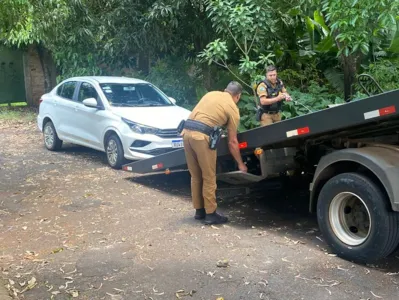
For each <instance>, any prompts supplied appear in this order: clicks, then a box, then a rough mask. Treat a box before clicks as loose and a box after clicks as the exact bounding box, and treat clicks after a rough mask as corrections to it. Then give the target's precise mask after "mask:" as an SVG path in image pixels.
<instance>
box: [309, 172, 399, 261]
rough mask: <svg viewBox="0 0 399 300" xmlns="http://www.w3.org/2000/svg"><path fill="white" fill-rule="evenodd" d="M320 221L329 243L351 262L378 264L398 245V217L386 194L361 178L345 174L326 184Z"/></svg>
mask: <svg viewBox="0 0 399 300" xmlns="http://www.w3.org/2000/svg"><path fill="white" fill-rule="evenodd" d="M317 218H318V223H319V227H320V230H321V232H322V233H323V236H324V238H325V240H326V242H327V243H328V244H329V245H330V247H331V248H332V249H333V250H334V251H335V253H336V254H337V255H338V256H341V257H342V258H345V259H348V260H351V261H356V262H361V263H365V262H372V261H377V260H379V259H381V258H384V257H386V256H388V255H389V254H391V253H392V252H393V251H394V250H395V248H396V247H397V245H398V243H399V213H396V212H393V211H391V210H390V207H389V199H388V197H387V195H386V194H385V192H384V191H383V190H382V189H381V188H380V187H379V186H378V185H377V184H375V183H374V182H373V181H372V180H370V179H369V178H368V177H366V176H364V175H361V174H357V173H343V174H340V175H337V176H335V177H333V178H331V179H330V180H329V181H327V183H326V184H325V185H324V186H323V188H322V190H321V192H320V195H319V199H318V203H317Z"/></svg>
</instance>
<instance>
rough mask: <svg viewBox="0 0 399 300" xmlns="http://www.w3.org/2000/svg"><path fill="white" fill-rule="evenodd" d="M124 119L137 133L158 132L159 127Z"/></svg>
mask: <svg viewBox="0 0 399 300" xmlns="http://www.w3.org/2000/svg"><path fill="white" fill-rule="evenodd" d="M122 121H123V122H125V123H126V124H127V125H129V127H130V129H131V130H132V131H133V132H135V133H139V134H156V133H157V132H158V128H154V127H149V126H145V125H141V124H138V123H135V122H132V121H130V120H128V119H125V118H122Z"/></svg>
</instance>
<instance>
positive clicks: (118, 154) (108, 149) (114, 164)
mask: <svg viewBox="0 0 399 300" xmlns="http://www.w3.org/2000/svg"><path fill="white" fill-rule="evenodd" d="M105 154H106V156H107V162H108V164H109V165H110V166H111V168H113V169H120V168H121V167H122V165H123V164H124V163H125V162H126V159H125V157H124V151H123V146H122V143H121V141H120V139H119V137H118V136H117V135H116V134H111V135H110V136H109V137H108V138H107V142H106V144H105Z"/></svg>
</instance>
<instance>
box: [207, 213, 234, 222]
mask: <svg viewBox="0 0 399 300" xmlns="http://www.w3.org/2000/svg"><path fill="white" fill-rule="evenodd" d="M228 220H229V219H228V218H227V217H225V216H222V215H219V214H218V213H217V212H216V211H215V212H213V213H211V214H206V217H205V221H204V223H205V224H206V225H212V224H223V223H227V221H228Z"/></svg>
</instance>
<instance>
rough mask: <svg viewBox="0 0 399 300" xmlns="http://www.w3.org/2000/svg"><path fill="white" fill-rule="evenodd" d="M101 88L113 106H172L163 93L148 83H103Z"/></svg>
mask: <svg viewBox="0 0 399 300" xmlns="http://www.w3.org/2000/svg"><path fill="white" fill-rule="evenodd" d="M100 87H101V89H102V91H103V93H104V95H105V96H106V97H107V100H108V102H109V104H110V105H111V106H124V107H146V106H147V107H148V106H171V105H173V103H172V102H171V101H170V100H169V99H168V97H166V96H165V95H164V94H163V93H162V92H161V91H159V90H158V89H156V88H155V87H154V86H152V85H151V84H148V83H102V84H100Z"/></svg>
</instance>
